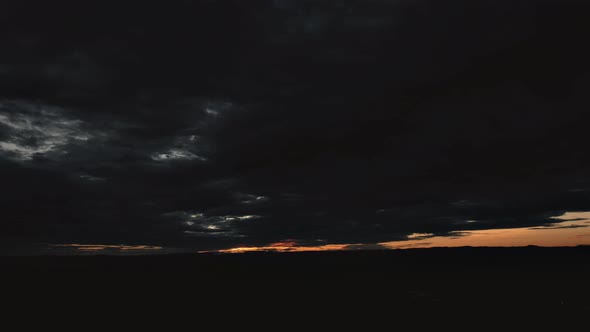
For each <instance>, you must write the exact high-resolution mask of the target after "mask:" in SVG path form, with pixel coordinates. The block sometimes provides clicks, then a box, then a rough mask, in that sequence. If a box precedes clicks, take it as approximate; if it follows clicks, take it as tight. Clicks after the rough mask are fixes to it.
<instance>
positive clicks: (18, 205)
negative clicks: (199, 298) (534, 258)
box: [0, 0, 590, 249]
mask: <svg viewBox="0 0 590 332" xmlns="http://www.w3.org/2000/svg"><path fill="white" fill-rule="evenodd" d="M32 4H34V6H33V5H32ZM587 7H588V6H587V5H586V4H584V3H582V2H576V1H549V0H548V1H524V0H522V1H478V2H472V1H451V2H448V1H447V2H440V1H418V0H416V1H410V0H403V1H402V0H398V1H394V0H391V1H386V0H379V1H377V0H373V1H352V0H351V1H336V2H330V3H328V2H326V3H321V4H320V3H318V2H317V1H286V0H283V1H257V2H256V3H251V2H248V3H246V2H244V1H182V2H180V1H178V2H172V3H167V4H166V5H160V6H155V5H151V4H142V5H141V6H137V5H131V4H127V3H124V4H122V3H120V2H117V3H115V2H110V1H103V2H100V3H94V4H87V3H85V4H81V3H80V2H76V1H66V0H60V1H53V2H51V4H47V3H45V2H41V1H38V2H31V1H18V2H17V1H11V2H10V4H9V5H7V6H6V8H5V10H3V11H2V13H1V14H0V31H1V32H0V37H1V40H2V41H3V52H2V54H0V170H1V172H0V182H1V183H2V184H3V189H4V190H2V192H1V193H0V208H1V211H2V214H3V217H2V218H0V227H2V231H1V232H0V234H2V235H0V237H2V238H6V240H7V241H8V240H10V243H15V245H20V246H26V245H27V244H34V243H124V244H129V245H132V244H146V245H153V246H169V247H175V248H182V247H184V248H195V249H210V248H221V247H227V246H234V245H257V244H262V245H264V244H268V243H273V242H277V241H280V240H283V239H294V240H295V241H297V243H301V244H304V245H314V244H325V243H375V242H380V241H391V240H396V239H400V240H401V239H407V238H408V236H410V235H411V234H432V235H433V236H434V235H448V236H451V235H453V234H455V235H454V236H456V234H459V233H457V231H460V230H476V229H492V228H500V227H501V228H510V227H536V226H547V225H553V224H554V223H555V222H556V219H555V217H556V216H559V215H561V214H563V213H564V212H565V211H585V210H589V209H590V200H589V199H590V197H589V195H590V191H588V189H589V188H590V183H589V181H590V174H589V173H588V169H590V168H589V167H588V166H589V165H588V164H589V163H590V155H589V154H588V153H587V148H586V142H587V141H588V138H587V134H586V132H587V128H586V127H587V123H588V122H587V120H588V115H587V112H586V109H587V107H588V106H589V105H588V99H587V98H586V89H587V87H588V78H590V67H589V63H588V61H587V59H588V58H590V57H589V55H590V54H588V51H587V50H586V48H585V47H584V46H585V45H584V42H583V41H584V40H585V39H586V36H587V33H588V32H589V30H590V29H589V28H590V26H588V24H587V23H586V22H587V19H586V18H587V15H586V14H587V9H588V8H587ZM31 8H35V10H31ZM551 227H553V226H551Z"/></svg>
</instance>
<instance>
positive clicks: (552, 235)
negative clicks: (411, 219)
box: [204, 212, 590, 253]
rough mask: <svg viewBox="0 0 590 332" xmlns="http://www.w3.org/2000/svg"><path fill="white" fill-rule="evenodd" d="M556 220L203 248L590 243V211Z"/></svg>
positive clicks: (298, 249)
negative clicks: (392, 237)
mask: <svg viewBox="0 0 590 332" xmlns="http://www.w3.org/2000/svg"><path fill="white" fill-rule="evenodd" d="M555 219H556V224H553V225H547V226H538V227H523V228H504V229H488V230H473V231H469V230H467V231H456V232H453V233H451V234H449V235H447V236H433V235H432V234H426V233H425V234H412V235H410V236H409V237H408V239H407V240H402V241H390V242H381V243H378V244H377V245H375V244H362V243H360V244H349V243H348V244H326V245H320V246H298V245H297V242H296V241H294V240H283V241H280V242H275V243H271V244H269V245H267V246H260V247H254V246H253V247H236V248H229V249H222V250H213V251H204V252H216V253H245V252H260V251H267V252H307V251H336V250H359V249H375V248H379V249H407V248H436V247H467V246H471V247H524V246H529V245H534V246H540V247H571V246H577V245H590V212H568V213H565V214H563V215H562V216H560V217H556V218H555Z"/></svg>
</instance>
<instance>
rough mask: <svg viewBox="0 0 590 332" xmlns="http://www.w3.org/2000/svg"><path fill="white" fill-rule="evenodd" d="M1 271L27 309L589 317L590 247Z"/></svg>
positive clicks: (251, 257)
mask: <svg viewBox="0 0 590 332" xmlns="http://www.w3.org/2000/svg"><path fill="white" fill-rule="evenodd" d="M0 261H1V262H2V266H3V267H4V268H3V280H4V281H3V285H4V292H3V293H4V294H5V295H6V294H9V293H10V294H16V295H17V296H16V297H17V298H19V299H20V300H22V301H23V303H24V304H23V305H25V306H26V305H27V303H31V302H38V300H39V299H45V301H49V302H52V299H55V298H64V297H65V298H70V299H71V297H72V296H74V297H75V298H78V301H81V302H79V303H80V305H81V306H84V305H85V304H84V301H87V302H92V301H94V300H95V299H96V300H97V301H99V300H100V301H107V303H113V302H114V303H119V304H122V303H126V302H127V301H133V302H134V303H136V302H140V303H141V302H144V303H143V305H152V304H153V305H156V306H164V307H166V306H173V307H174V306H178V307H183V308H185V309H186V308H187V307H186V304H185V303H189V305H188V306H189V308H190V307H191V306H192V305H194V306H199V307H200V306H206V307H208V308H209V309H210V308H217V309H219V310H222V311H223V310H226V311H227V310H230V311H233V310H237V311H240V310H242V309H244V310H254V309H253V308H257V309H256V310H261V312H266V311H268V310H277V308H283V307H284V308H285V310H286V311H285V312H289V310H291V311H290V312H294V311H292V310H293V308H299V309H300V310H304V311H302V312H305V310H308V311H309V313H311V312H315V313H317V312H318V311H319V312H322V311H326V310H328V311H330V310H333V309H335V310H336V312H339V313H340V316H344V317H347V316H348V317H350V315H354V314H358V313H359V312H361V311H363V312H365V313H366V312H367V311H368V312H370V313H371V316H374V315H378V316H379V317H381V319H386V320H387V319H389V318H387V317H389V316H391V315H393V316H392V317H394V316H395V313H399V312H400V311H399V310H398V309H399V308H403V309H411V310H412V311H413V312H418V313H422V314H430V313H441V312H445V313H447V315H448V314H449V313H452V314H455V315H457V316H458V317H459V316H461V315H463V314H465V312H478V313H479V314H484V316H485V315H487V316H488V317H489V318H490V319H491V320H493V319H495V318H494V317H504V316H505V315H507V314H508V315H515V316H517V317H522V315H524V313H525V312H529V313H530V312H532V313H534V314H535V315H536V316H535V317H537V319H538V318H540V317H543V316H544V315H552V316H555V317H559V316H560V315H567V316H572V317H574V316H576V317H578V318H582V317H590V247H589V246H580V247H573V248H539V247H524V248H440V249H408V250H393V251H343V252H309V253H271V252H258V253H245V254H174V255H150V256H102V255H96V256H34V257H1V258H0ZM98 299H99V300H98ZM142 299H143V300H142ZM43 303H45V305H49V303H48V302H47V303H46V302H43ZM261 304H262V305H263V307H260V306H261ZM109 306H110V304H109ZM264 308H266V309H264ZM287 308H290V309H289V310H287ZM312 308H315V309H313V310H312ZM217 309H216V310H217ZM359 310H360V311H359ZM344 317H341V318H340V319H342V318H344ZM292 318H293V317H291V319H292Z"/></svg>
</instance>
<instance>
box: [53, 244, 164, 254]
mask: <svg viewBox="0 0 590 332" xmlns="http://www.w3.org/2000/svg"><path fill="white" fill-rule="evenodd" d="M49 247H53V248H72V249H74V250H76V251H81V252H100V251H105V250H109V249H111V250H117V251H123V252H129V251H145V250H147V251H151V250H162V249H163V248H162V247H158V246H146V245H124V244H79V243H68V244H50V245H49Z"/></svg>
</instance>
